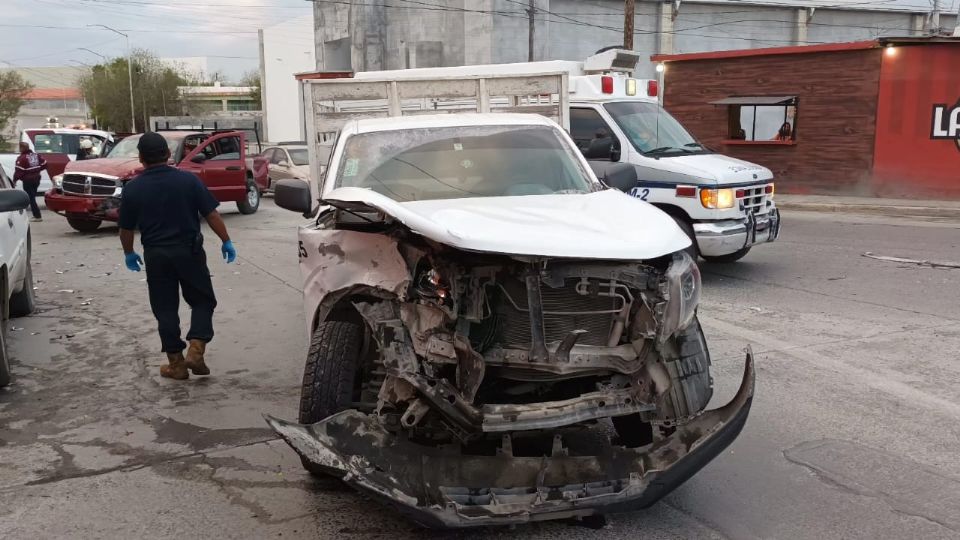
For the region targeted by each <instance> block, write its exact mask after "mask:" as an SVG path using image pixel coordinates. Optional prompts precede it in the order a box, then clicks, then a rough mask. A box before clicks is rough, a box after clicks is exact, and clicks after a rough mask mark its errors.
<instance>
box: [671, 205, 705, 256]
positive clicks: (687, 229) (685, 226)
mask: <svg viewBox="0 0 960 540" xmlns="http://www.w3.org/2000/svg"><path fill="white" fill-rule="evenodd" d="M670 217H672V218H673V220H674V221H676V222H677V226H679V227H680V230H682V231H683V234H685V235H687V238H689V239H690V246H689V247H687V249H685V250H684V251H686V252H687V255H690V258H691V259H693V260H694V261H696V260H697V255H698V251H699V250H698V249H697V237H696V235H694V234H693V225H690V223H689V222H687V220H685V219H682V218H678V217H677V216H670Z"/></svg>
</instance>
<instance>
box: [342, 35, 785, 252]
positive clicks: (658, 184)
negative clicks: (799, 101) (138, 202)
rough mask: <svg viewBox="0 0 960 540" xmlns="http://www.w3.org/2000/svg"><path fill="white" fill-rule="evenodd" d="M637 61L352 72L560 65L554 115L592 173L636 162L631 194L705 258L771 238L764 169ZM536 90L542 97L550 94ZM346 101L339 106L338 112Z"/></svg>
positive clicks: (441, 74) (456, 75)
mask: <svg viewBox="0 0 960 540" xmlns="http://www.w3.org/2000/svg"><path fill="white" fill-rule="evenodd" d="M639 60H640V56H639V54H637V53H636V52H633V51H626V50H620V49H611V50H606V51H602V52H600V53H598V54H596V55H594V56H591V57H589V58H587V59H586V61H584V62H572V61H562V60H557V61H546V62H525V63H517V64H490V65H478V66H459V67H445V68H417V69H405V70H395V71H368V72H360V73H357V74H355V75H354V78H355V79H359V80H364V81H390V80H393V81H399V80H422V81H424V82H425V83H426V82H428V81H429V82H430V84H432V85H434V86H435V87H437V88H439V87H440V86H442V82H446V81H449V82H453V81H458V80H459V81H463V80H464V79H474V78H477V77H484V76H496V77H508V76H510V75H515V76H517V77H522V76H530V75H533V74H548V73H565V74H567V77H566V81H565V83H564V84H565V85H566V87H567V92H566V95H565V96H564V98H566V99H563V100H560V101H559V102H561V103H562V102H564V101H566V102H567V104H568V106H569V114H565V115H563V117H562V118H561V119H560V123H561V124H563V127H564V128H566V129H567V130H568V131H569V132H570V135H571V136H572V137H573V139H574V141H575V142H576V143H577V146H578V147H579V148H580V151H581V152H583V154H584V155H585V156H586V158H587V159H588V160H590V161H591V164H593V165H595V169H596V170H598V173H599V172H600V171H602V166H603V165H602V162H607V163H610V162H620V163H630V164H632V165H634V166H635V167H636V169H637V176H638V178H639V179H640V181H639V183H638V184H637V187H636V188H635V189H633V191H632V192H631V194H632V195H633V196H635V197H637V198H639V199H642V200H644V201H647V202H649V203H651V204H653V205H655V206H657V207H658V208H660V209H661V210H663V211H664V212H666V213H667V214H669V215H670V216H672V217H673V218H674V219H675V220H676V221H677V223H678V224H679V225H680V227H681V228H682V229H683V230H684V232H686V233H687V235H688V236H690V238H691V239H692V240H693V245H692V246H691V247H690V254H691V255H693V256H696V255H699V256H700V257H703V258H704V259H706V260H708V261H714V262H733V261H736V260H739V259H740V258H742V257H743V256H744V255H746V254H747V253H748V252H749V251H750V248H751V247H753V246H755V245H757V244H762V243H766V242H772V241H774V240H776V239H777V237H778V236H779V234H780V213H779V211H778V210H777V207H776V204H774V200H773V195H774V180H773V173H772V172H771V171H770V169H768V168H766V167H762V166H760V165H756V164H754V163H749V162H747V161H743V160H740V159H735V158H732V157H729V156H724V155H721V154H718V153H716V152H714V151H713V150H711V149H709V148H707V147H705V146H703V145H702V144H701V143H700V142H698V141H697V139H696V138H695V137H694V136H693V135H691V134H690V132H688V131H687V130H686V129H685V128H684V127H683V126H682V125H681V124H680V123H679V122H678V121H677V120H676V119H675V118H674V117H672V116H670V113H668V112H667V111H666V110H664V108H663V107H662V106H661V105H660V100H659V94H660V90H661V89H660V87H659V84H658V81H657V80H654V79H635V78H633V77H631V75H630V74H631V73H632V72H633V71H634V70H635V69H636V66H637V63H638V61H639ZM532 97H533V98H534V99H536V97H535V96H532ZM556 97H557V96H552V98H556ZM540 98H546V99H547V100H548V101H549V100H550V99H551V96H540ZM491 100H492V103H491V104H490V105H491V110H496V109H497V105H498V103H497V102H496V101H497V98H495V97H494V98H491ZM553 101H554V102H556V101H557V100H556V99H553ZM462 105H463V104H458V103H456V102H451V101H449V100H448V101H444V100H439V99H438V100H434V102H433V103H430V104H417V103H412V104H411V103H404V105H403V108H404V110H406V109H407V108H408V107H414V108H430V109H435V110H436V111H437V112H443V110H444V109H448V110H449V112H454V110H453V109H457V108H458V107H459V106H462ZM499 105H501V106H504V107H506V108H509V107H511V106H516V105H521V104H520V103H507V102H506V100H505V98H504V103H502V104H499ZM522 105H527V106H528V107H532V108H531V110H535V109H536V103H533V102H531V101H529V100H528V101H525V102H524V103H522ZM352 108H353V107H350V106H349V105H345V106H343V108H340V106H338V108H337V111H338V112H341V111H342V112H346V111H348V110H350V109H352ZM357 110H365V109H362V108H357ZM505 110H506V109H505ZM514 110H515V109H514Z"/></svg>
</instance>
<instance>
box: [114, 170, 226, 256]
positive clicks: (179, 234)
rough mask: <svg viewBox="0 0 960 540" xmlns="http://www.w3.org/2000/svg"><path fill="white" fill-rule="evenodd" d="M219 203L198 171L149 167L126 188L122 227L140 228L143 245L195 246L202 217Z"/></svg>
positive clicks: (122, 199)
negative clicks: (200, 177)
mask: <svg viewBox="0 0 960 540" xmlns="http://www.w3.org/2000/svg"><path fill="white" fill-rule="evenodd" d="M219 205H220V203H218V202H217V200H216V199H214V198H213V195H211V194H210V191H209V190H208V189H207V186H205V185H203V182H201V181H200V179H199V178H197V176H196V175H195V174H193V173H188V172H184V171H181V170H178V169H175V168H173V167H170V166H168V165H159V166H155V167H150V168H149V169H146V170H145V171H143V172H142V173H140V175H139V176H137V177H136V178H134V179H133V180H130V181H129V182H127V185H125V186H124V187H123V193H122V195H121V199H120V228H121V229H128V230H134V229H139V230H140V242H141V243H142V244H143V246H144V247H151V246H176V245H193V243H194V242H195V241H196V239H197V237H198V236H199V235H200V217H201V216H203V217H206V216H207V215H209V214H210V212H213V211H214V210H216V209H217V206H219Z"/></svg>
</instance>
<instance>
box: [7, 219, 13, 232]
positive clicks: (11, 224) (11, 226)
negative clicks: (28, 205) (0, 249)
mask: <svg viewBox="0 0 960 540" xmlns="http://www.w3.org/2000/svg"><path fill="white" fill-rule="evenodd" d="M7 225H9V226H10V228H11V229H12V228H13V218H12V217H10V216H7Z"/></svg>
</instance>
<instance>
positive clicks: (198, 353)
mask: <svg viewBox="0 0 960 540" xmlns="http://www.w3.org/2000/svg"><path fill="white" fill-rule="evenodd" d="M206 350H207V342H206V341H202V340H199V339H191V340H190V348H188V349H187V367H188V368H190V371H192V372H193V374H194V375H209V374H210V368H208V367H207V364H205V363H204V361H203V353H204V352H205V351H206Z"/></svg>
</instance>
